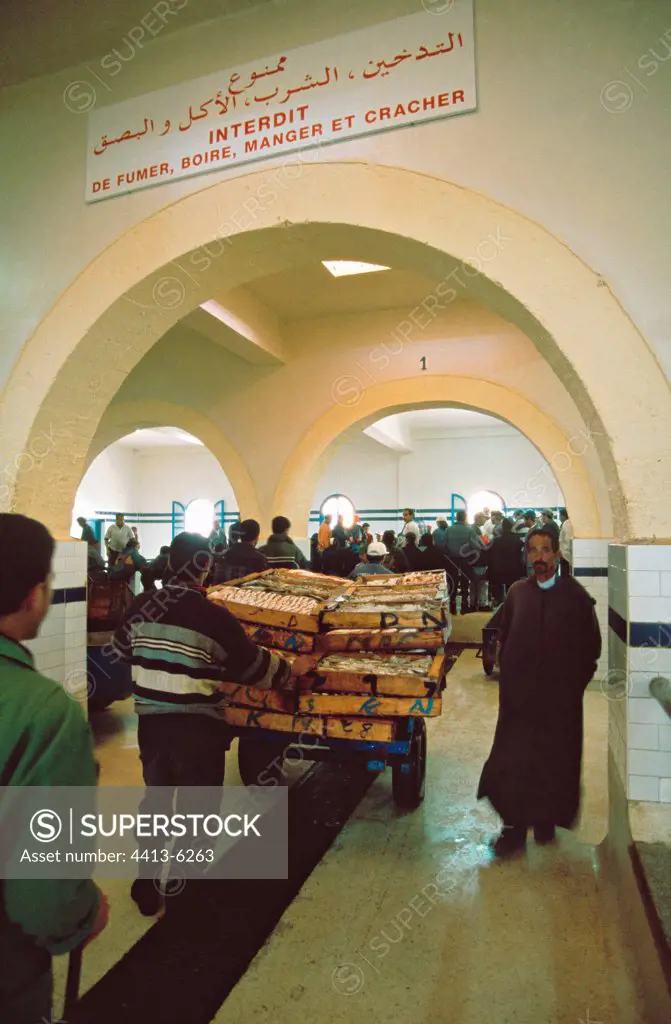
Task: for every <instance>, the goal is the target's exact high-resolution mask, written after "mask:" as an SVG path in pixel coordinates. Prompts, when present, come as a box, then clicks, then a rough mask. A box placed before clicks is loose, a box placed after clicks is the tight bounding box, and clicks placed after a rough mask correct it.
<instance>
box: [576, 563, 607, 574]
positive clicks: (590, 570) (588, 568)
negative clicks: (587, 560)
mask: <svg viewBox="0 0 671 1024" xmlns="http://www.w3.org/2000/svg"><path fill="white" fill-rule="evenodd" d="M573 575H574V576H607V575H608V566H605V565H582V566H574V567H573Z"/></svg>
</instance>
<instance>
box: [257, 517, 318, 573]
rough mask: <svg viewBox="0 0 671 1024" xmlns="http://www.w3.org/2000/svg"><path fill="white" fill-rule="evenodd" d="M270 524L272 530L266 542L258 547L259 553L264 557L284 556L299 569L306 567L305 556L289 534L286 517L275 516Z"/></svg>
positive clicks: (289, 525) (288, 523)
mask: <svg viewBox="0 0 671 1024" xmlns="http://www.w3.org/2000/svg"><path fill="white" fill-rule="evenodd" d="M271 526H272V530H273V532H272V533H271V535H270V537H269V538H268V543H267V544H264V545H263V547H261V548H259V551H260V552H261V554H262V555H265V556H266V558H286V559H287V560H292V561H294V562H296V563H297V564H298V568H299V569H307V568H308V567H309V566H308V560H307V558H306V557H305V555H304V554H303V552H302V551H301V549H300V548H299V547H298V546H297V545H296V544H294V542H293V541H292V539H291V537H290V536H289V530H290V529H291V523H290V522H289V520H288V519H287V517H286V516H275V518H274V519H273V521H272V524H271Z"/></svg>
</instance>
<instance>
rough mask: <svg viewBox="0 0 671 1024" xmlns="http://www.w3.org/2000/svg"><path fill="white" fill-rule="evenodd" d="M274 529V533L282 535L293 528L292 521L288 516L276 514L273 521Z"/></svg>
mask: <svg viewBox="0 0 671 1024" xmlns="http://www.w3.org/2000/svg"><path fill="white" fill-rule="evenodd" d="M271 527H272V531H273V533H274V534H277V535H278V536H281V535H282V534H283V533H288V532H289V530H290V529H291V523H290V522H289V520H288V519H287V517H286V516H275V518H274V519H273V521H272V523H271Z"/></svg>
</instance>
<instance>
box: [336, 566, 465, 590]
mask: <svg viewBox="0 0 671 1024" xmlns="http://www.w3.org/2000/svg"><path fill="white" fill-rule="evenodd" d="M356 583H357V586H364V587H372V588H373V589H374V590H376V591H378V590H380V591H383V590H392V589H399V590H426V592H427V593H431V592H434V593H438V594H441V595H442V594H443V593H445V592H447V573H446V572H445V570H444V569H430V570H428V571H426V572H404V573H392V574H389V575H387V574H384V575H377V574H376V573H370V574H368V573H363V574H362V575H361V576H358V577H357V579H356Z"/></svg>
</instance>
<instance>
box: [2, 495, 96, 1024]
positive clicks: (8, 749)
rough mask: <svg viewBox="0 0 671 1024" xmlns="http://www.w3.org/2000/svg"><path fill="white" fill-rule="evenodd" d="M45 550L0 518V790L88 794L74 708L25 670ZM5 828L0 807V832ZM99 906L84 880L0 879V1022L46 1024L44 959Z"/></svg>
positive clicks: (42, 596) (44, 594) (41, 541)
mask: <svg viewBox="0 0 671 1024" xmlns="http://www.w3.org/2000/svg"><path fill="white" fill-rule="evenodd" d="M53 549H54V542H53V539H52V537H51V535H50V533H49V531H48V530H47V529H46V527H44V526H43V525H42V524H41V523H38V522H36V521H35V520H34V519H28V518H26V516H20V515H10V514H0V779H2V785H3V786H95V784H96V769H95V762H94V760H93V742H92V739H91V733H90V730H89V727H88V725H87V723H86V720H85V718H84V715H83V714H82V709H81V707H80V706H79V704H77V702H76V701H74V700H72V698H71V697H69V696H68V695H67V694H66V692H65V690H64V689H63V687H62V686H59V684H58V683H55V682H52V680H51V679H47V678H46V677H45V676H43V675H41V674H40V673H39V672H36V671H35V668H34V665H33V656H32V654H31V652H30V651H29V650H28V648H27V647H25V646H24V645H23V641H24V640H32V639H34V638H35V637H36V636H37V634H38V631H39V628H40V625H41V624H42V621H43V619H44V617H45V616H46V614H47V612H48V610H49V604H50V601H51V559H52V555H53ZM6 827H8V826H7V822H6V820H5V808H3V806H2V804H1V803H0V829H4V828H6ZM107 914H108V908H107V901H106V900H105V898H104V897H103V896H102V894H101V892H100V890H99V889H98V887H97V886H96V885H94V883H93V882H92V881H91V880H90V879H74V878H73V879H68V878H58V879H56V878H39V879H36V880H28V879H12V878H8V879H5V880H4V882H3V883H2V887H1V891H0V1021H2V1024H38V1022H39V1021H40V1020H45V1021H50V1020H51V958H52V956H57V955H59V954H63V953H68V952H69V951H70V950H72V949H74V948H75V947H76V946H79V945H80V944H81V943H82V942H84V941H85V940H86V939H90V938H92V937H93V936H94V935H96V934H97V933H98V932H100V931H102V929H103V928H104V927H105V924H106V922H107Z"/></svg>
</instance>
